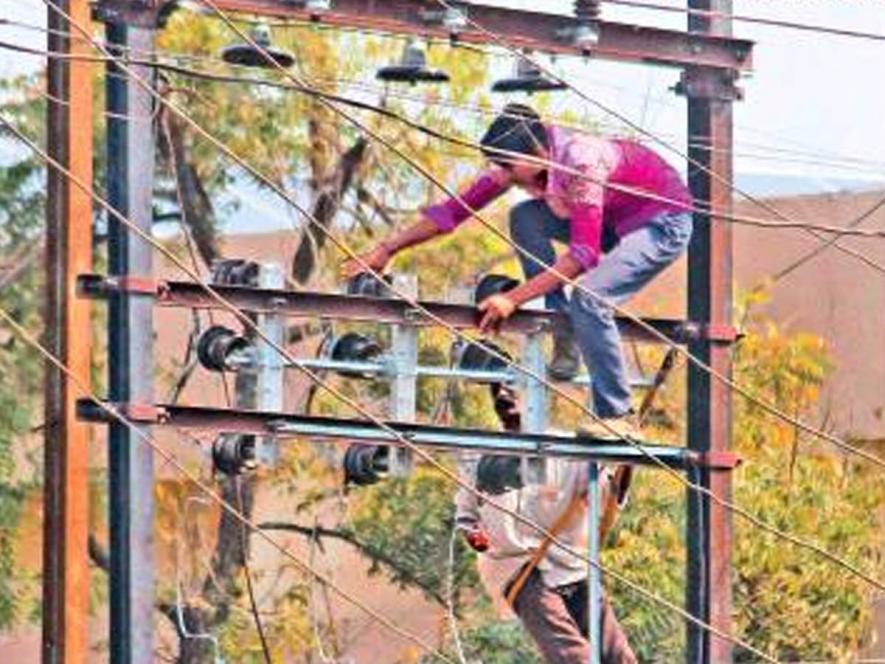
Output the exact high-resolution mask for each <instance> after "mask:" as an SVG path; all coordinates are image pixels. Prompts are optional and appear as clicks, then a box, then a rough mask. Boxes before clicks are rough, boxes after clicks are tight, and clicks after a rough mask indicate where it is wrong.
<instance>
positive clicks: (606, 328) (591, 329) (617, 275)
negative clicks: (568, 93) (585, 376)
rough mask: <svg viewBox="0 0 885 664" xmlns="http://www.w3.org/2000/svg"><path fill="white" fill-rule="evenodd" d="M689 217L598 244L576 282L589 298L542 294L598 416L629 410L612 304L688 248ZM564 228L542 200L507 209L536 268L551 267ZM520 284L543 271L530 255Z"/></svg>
mask: <svg viewBox="0 0 885 664" xmlns="http://www.w3.org/2000/svg"><path fill="white" fill-rule="evenodd" d="M691 227H692V225H691V214H689V213H687V212H664V213H661V214H659V215H657V216H656V217H654V218H652V219H650V220H649V221H648V223H647V224H646V225H644V226H642V227H641V228H638V229H636V230H635V231H633V232H631V233H628V234H627V235H625V236H624V237H622V238H621V239H620V241H619V242H617V243H616V244H615V242H614V241H613V239H612V238H610V237H607V238H604V239H603V250H604V251H605V250H606V249H609V251H608V253H605V254H604V255H603V256H602V258H601V260H600V261H599V264H598V265H597V266H596V267H595V268H593V269H591V270H590V271H588V272H586V273H584V274H583V275H581V276H580V277H579V278H578V283H580V285H581V286H583V287H584V288H585V289H586V290H587V291H588V292H589V293H593V294H594V295H596V296H598V297H594V296H593V295H589V294H587V293H585V292H582V291H579V290H577V289H576V290H575V291H574V292H573V293H572V298H571V301H569V299H568V298H567V297H566V295H565V292H564V291H563V289H562V288H558V289H556V290H555V291H552V292H550V293H548V294H547V295H546V298H545V300H546V304H547V307H548V308H549V309H555V310H557V311H562V312H566V313H568V314H569V316H570V318H571V321H572V328H573V330H574V331H575V340H576V342H577V344H578V347H579V348H580V349H581V354H582V355H583V357H584V362H585V363H586V364H587V368H588V369H589V371H590V372H591V373H592V375H593V384H592V389H593V407H594V410H595V411H596V414H597V415H598V416H599V417H618V416H620V415H624V414H625V413H628V412H629V411H630V407H631V406H630V384H629V381H628V376H627V367H626V362H625V361H624V354H623V352H622V349H621V335H620V332H619V331H618V326H617V323H615V320H614V312H613V311H612V308H611V306H610V305H612V304H614V305H621V304H623V303H625V302H626V301H627V300H629V299H630V298H631V297H632V296H633V295H635V294H636V293H637V292H638V291H639V290H640V289H641V288H642V287H643V286H645V285H646V284H647V283H648V282H650V281H651V280H652V279H654V278H655V277H656V276H657V275H658V274H660V273H661V272H662V271H663V270H664V268H666V267H667V266H668V265H670V264H671V263H672V262H673V261H674V260H676V259H677V258H678V257H679V256H680V255H681V254H682V253H683V252H684V251H685V249H686V248H687V247H688V241H689V240H690V239H691ZM569 231H570V224H569V222H568V220H567V219H560V218H559V217H557V216H556V215H554V214H553V212H552V211H551V210H550V208H549V207H548V206H547V203H546V202H544V201H543V200H541V199H534V200H530V201H525V202H523V203H520V204H519V205H517V206H515V207H514V208H513V209H512V210H511V212H510V235H511V237H512V238H513V241H514V242H515V243H516V244H517V245H518V246H520V247H521V248H523V249H524V250H526V251H527V252H528V253H529V254H532V255H534V256H535V257H536V258H537V259H539V261H540V262H541V263H544V264H546V265H553V263H554V262H555V261H556V252H555V251H554V249H553V242H552V240H558V241H560V242H563V243H566V244H567V243H568V241H569ZM519 259H520V262H521V263H522V269H523V272H524V273H525V276H526V279H531V278H532V277H534V276H535V275H537V274H540V273H541V272H542V271H543V270H544V268H543V267H542V265H540V264H539V263H537V262H535V261H534V260H532V259H531V258H528V257H526V256H523V255H521V254H520V256H519Z"/></svg>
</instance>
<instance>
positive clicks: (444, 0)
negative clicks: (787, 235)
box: [44, 0, 867, 262]
mask: <svg viewBox="0 0 885 664" xmlns="http://www.w3.org/2000/svg"><path fill="white" fill-rule="evenodd" d="M44 2H45V0H44ZM200 2H203V3H204V4H205V3H207V2H211V0H200ZM434 2H436V4H438V5H440V6H442V7H444V8H445V9H449V10H452V9H454V7H453V6H452V5H451V4H450V2H449V1H448V0H434ZM466 20H467V22H468V23H469V24H470V25H472V26H473V27H474V28H476V29H477V30H479V31H480V32H482V33H483V34H484V35H486V36H487V37H488V38H489V39H491V40H492V41H494V42H495V43H496V44H497V45H498V46H500V47H502V48H504V49H506V50H507V51H508V52H510V53H511V54H512V55H513V56H514V57H517V58H521V59H522V60H523V61H525V62H528V63H530V64H531V65H533V66H534V67H536V68H537V69H538V70H539V71H540V72H541V73H543V74H545V75H547V76H550V77H552V78H553V79H554V80H556V81H558V82H560V83H562V84H564V85H565V86H567V87H568V89H570V90H571V91H572V92H573V93H574V94H576V95H577V96H578V97H580V98H581V99H583V100H584V101H585V102H587V103H588V104H591V105H592V106H595V107H596V108H598V109H600V110H602V111H603V112H604V113H606V114H608V115H610V116H612V117H615V118H617V119H618V120H619V121H620V122H623V123H624V124H625V125H627V126H629V127H630V128H631V129H633V130H635V131H637V132H639V133H640V134H642V135H644V136H647V137H648V138H650V139H652V140H653V141H654V142H655V143H657V144H659V145H661V146H662V147H664V148H666V149H667V150H669V151H671V152H673V153H674V154H676V155H679V156H680V157H682V158H683V159H685V160H687V162H688V163H689V165H690V166H693V167H694V168H697V169H699V170H700V171H702V172H703V173H706V174H707V175H709V176H710V177H711V178H712V179H714V180H715V181H717V182H719V183H720V184H722V185H723V186H726V187H728V188H729V190H730V191H734V192H735V193H738V194H740V195H741V196H743V197H744V198H746V199H747V200H749V201H752V202H753V203H755V204H756V205H758V206H760V207H761V208H762V209H764V210H767V211H768V212H769V213H770V214H773V215H775V216H776V217H777V218H778V219H782V220H784V221H789V218H788V217H787V216H786V215H784V214H782V213H781V212H780V211H779V210H778V209H777V208H776V207H774V206H773V205H771V204H770V203H767V202H766V201H763V200H761V199H759V198H758V197H756V196H753V195H751V194H749V193H747V192H746V191H744V190H743V189H742V188H741V187H738V186H737V185H735V184H734V183H733V182H731V181H730V180H729V179H728V178H725V177H723V176H721V175H719V174H718V173H717V172H715V171H713V170H712V169H710V168H708V167H707V166H706V164H703V163H701V162H699V161H698V160H697V159H693V158H692V156H691V155H690V154H688V153H685V152H683V151H682V150H680V149H679V148H677V147H676V146H674V145H672V144H670V143H668V142H667V141H665V140H663V139H661V138H660V137H658V136H656V135H655V134H653V133H651V132H649V131H648V130H646V129H645V128H644V127H642V126H640V125H638V124H636V123H635V122H633V121H632V120H630V119H629V118H627V117H626V116H625V115H624V114H622V113H619V112H618V111H616V110H614V109H612V108H610V107H609V106H608V105H606V104H603V103H602V102H600V101H599V100H597V99H594V98H593V97H591V96H590V95H588V94H586V93H585V92H584V91H583V90H580V89H579V88H577V87H575V86H574V85H573V84H572V83H571V82H569V81H567V80H566V79H564V78H563V77H561V76H559V75H558V74H557V73H556V72H555V71H553V70H551V69H550V68H549V67H546V66H545V65H543V64H542V63H540V62H539V61H538V60H537V59H536V58H532V57H531V55H529V54H527V53H524V52H522V51H519V50H518V49H515V48H513V46H511V45H510V44H509V43H508V42H506V40H504V38H503V37H501V35H499V34H497V33H495V32H494V31H492V30H489V29H487V28H485V27H484V26H482V25H480V24H479V23H477V22H476V21H475V20H473V19H471V18H470V17H469V15H468V16H467V17H466ZM271 61H272V62H274V63H275V64H278V63H276V61H275V60H271ZM712 218H713V217H712V216H711V219H712ZM805 230H806V232H808V233H810V234H811V235H812V236H814V237H815V238H817V239H818V240H823V239H824V238H821V237H820V235H819V234H818V233H816V232H815V231H814V230H812V229H811V228H806V229H805ZM833 246H834V247H835V248H837V249H838V250H839V251H841V252H843V253H846V254H849V255H852V256H855V257H856V258H860V259H861V260H864V262H867V259H866V257H863V256H859V255H858V254H857V252H855V251H854V250H853V249H849V248H848V247H844V246H842V245H840V244H839V243H838V242H835V243H833Z"/></svg>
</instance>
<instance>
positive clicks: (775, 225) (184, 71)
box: [0, 41, 885, 273]
mask: <svg viewBox="0 0 885 664" xmlns="http://www.w3.org/2000/svg"><path fill="white" fill-rule="evenodd" d="M0 48H7V49H10V50H15V51H20V52H27V53H32V54H39V55H44V54H46V55H48V57H53V58H63V57H64V58H66V59H71V60H86V61H95V62H107V61H109V60H110V59H111V58H110V56H83V55H72V56H68V55H65V54H53V53H47V52H45V51H41V50H40V49H33V48H30V47H26V46H20V45H18V44H10V43H8V42H2V41H0ZM126 62H129V63H130V64H133V65H141V66H147V67H154V68H157V69H161V70H165V71H170V72H173V73H178V74H181V75H184V76H191V77H194V78H201V79H205V80H210V81H217V82H227V83H238V82H251V83H253V84H256V85H265V86H269V87H277V88H282V89H288V90H293V91H298V92H303V93H306V94H310V95H312V96H314V97H316V98H318V99H322V100H325V101H326V102H327V103H331V102H339V103H342V104H345V105H348V106H352V107H355V108H361V109H364V110H368V111H372V112H375V113H380V114H383V115H385V116H387V117H390V118H393V119H396V120H397V121H399V122H402V123H404V124H407V125H408V126H410V127H411V128H413V129H415V130H417V131H421V132H423V133H425V134H427V135H429V136H432V137H434V138H437V139H439V140H443V141H447V142H450V143H453V144H456V145H460V146H461V147H466V148H471V149H474V150H479V149H480V148H481V146H480V145H479V144H478V143H477V142H475V141H469V140H465V139H461V138H457V137H454V136H451V135H447V134H444V133H442V132H440V131H438V130H436V129H433V128H431V127H428V126H426V125H423V124H421V123H420V122H416V121H414V120H412V119H410V118H407V117H405V116H403V115H402V114H400V113H397V112H396V111H393V110H391V109H386V108H383V107H381V106H378V105H375V104H372V103H369V102H364V101H360V100H355V99H352V98H348V97H345V96H342V95H338V94H334V93H327V92H323V91H321V90H319V89H317V88H314V87H312V86H310V85H307V84H304V83H296V84H288V85H286V84H281V83H279V82H274V81H266V80H263V79H248V78H245V79H244V78H243V77H236V76H228V75H224V74H214V73H208V72H203V71H199V70H196V69H192V68H186V67H181V66H179V65H173V64H168V63H159V62H153V61H149V60H137V59H127V60H126ZM656 140H657V139H656ZM501 152H502V153H503V152H504V151H501ZM526 159H527V160H528V161H532V162H534V163H537V164H539V165H543V166H546V167H548V168H551V169H553V170H557V171H560V172H563V173H566V174H568V175H571V176H574V177H578V178H581V179H585V180H588V181H590V182H593V183H594V184H598V185H600V186H603V187H605V188H608V189H612V190H615V191H619V192H622V193H627V194H630V195H633V196H637V197H639V198H646V199H649V200H653V201H657V202H661V203H666V204H670V205H674V206H679V207H680V208H682V209H684V210H685V211H687V212H697V213H701V214H708V215H710V216H712V217H714V218H715V219H717V220H719V221H724V222H729V223H735V224H741V225H746V226H753V227H757V228H764V229H772V230H790V229H798V230H806V231H816V232H819V233H825V234H827V235H834V236H836V237H862V238H877V239H885V230H879V229H859V228H856V224H855V225H854V226H855V227H852V226H849V227H847V228H846V227H842V226H832V225H828V224H818V223H814V222H809V221H796V220H792V219H789V218H787V217H784V216H783V215H781V218H782V219H784V220H783V221H775V220H772V219H766V218H761V217H754V216H751V215H742V214H720V213H716V212H711V211H709V210H706V209H703V208H699V207H697V206H696V205H691V204H686V203H683V202H681V201H676V200H673V199H670V198H668V197H666V196H661V195H659V194H655V193H652V192H649V191H645V190H643V189H640V188H637V187H632V186H628V185H620V184H616V183H609V182H605V181H602V180H599V179H597V178H593V177H592V176H590V175H588V174H586V173H584V172H582V171H580V170H578V169H575V168H571V167H568V166H564V165H562V164H559V163H556V162H553V161H550V160H549V159H542V158H537V157H527V158H526ZM854 255H855V257H856V258H861V259H862V260H863V261H864V262H866V263H867V264H868V265H871V266H874V267H878V269H879V271H881V272H883V273H885V266H881V265H876V263H875V262H874V261H872V260H871V259H869V258H867V257H865V256H863V255H862V254H858V253H856V252H855V254H854Z"/></svg>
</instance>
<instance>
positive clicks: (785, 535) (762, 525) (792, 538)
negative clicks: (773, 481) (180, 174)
mask: <svg viewBox="0 0 885 664" xmlns="http://www.w3.org/2000/svg"><path fill="white" fill-rule="evenodd" d="M136 78H139V77H136ZM142 84H143V85H146V86H147V84H145V83H144V82H143V81H142ZM146 89H148V90H149V91H150V90H151V89H150V87H149V86H147V87H146ZM160 100H161V101H162V102H164V103H166V104H167V106H170V108H172V109H173V110H175V107H174V106H171V105H170V104H169V102H168V101H167V100H163V99H162V98H160ZM176 112H179V113H180V111H176ZM185 119H188V118H185ZM188 121H189V122H190V123H191V125H192V126H194V127H195V128H196V129H197V130H198V131H200V132H201V133H202V134H203V135H204V136H206V137H207V138H209V139H210V140H211V141H213V142H214V144H216V145H217V146H218V147H219V149H222V151H224V152H225V153H226V154H228V155H229V156H231V157H232V158H234V159H235V160H236V161H237V162H238V163H240V165H241V166H245V167H247V168H248V169H250V170H251V172H253V174H256V171H255V169H254V168H253V167H251V166H250V165H248V164H244V163H243V162H242V158H240V157H238V155H235V154H234V153H232V152H231V151H230V150H229V148H226V146H224V145H223V144H220V143H219V142H218V141H217V139H214V137H212V136H211V135H209V134H207V132H205V130H202V128H201V127H200V126H199V125H198V124H196V123H195V122H194V121H193V120H192V119H189V120H188ZM257 175H258V176H260V177H261V178H262V179H263V181H265V182H266V184H268V185H269V186H271V187H272V188H274V187H275V185H273V183H272V182H270V181H269V180H267V178H266V177H264V176H261V174H260V173H259V174H257ZM439 186H441V187H443V185H439ZM277 193H279V194H280V195H281V196H283V197H284V199H286V200H289V202H290V203H291V204H292V205H293V206H294V207H295V208H296V209H298V210H299V211H300V212H301V213H302V214H303V215H305V216H306V217H307V218H308V219H310V218H311V216H310V214H309V213H308V212H307V211H305V210H303V209H302V208H301V207H300V206H299V205H298V204H297V202H295V201H293V200H291V199H290V198H289V197H288V196H287V195H286V194H285V192H279V191H277ZM477 216H479V215H477ZM480 218H481V217H480ZM314 222H315V220H314ZM486 223H487V222H486ZM495 230H496V229H495ZM323 232H324V233H326V234H327V236H328V237H329V238H330V239H331V240H332V241H333V242H334V243H335V244H336V246H338V247H339V248H340V249H342V250H343V251H344V252H345V253H346V254H348V255H350V256H352V257H355V254H354V253H353V252H352V250H350V249H349V248H348V247H346V245H345V246H342V244H341V242H340V241H339V240H337V238H335V237H334V236H333V235H331V234H330V233H328V231H327V229H324V230H323ZM496 232H497V230H496ZM506 239H507V238H505V240H506ZM533 260H537V259H536V258H534V257H533ZM363 265H364V266H365V267H368V266H366V265H365V263H363ZM369 271H371V272H373V273H374V271H372V270H371V269H370V270H369ZM374 274H375V275H376V276H378V275H377V273H374ZM398 295H399V296H400V297H402V298H403V299H405V300H406V301H408V302H410V304H412V306H416V307H418V308H419V309H421V307H420V305H419V304H417V303H416V302H414V301H413V300H411V299H409V298H407V297H405V296H404V295H403V294H402V293H398ZM424 311H425V314H426V315H428V316H429V317H430V318H431V319H435V320H436V321H437V322H438V324H440V325H442V326H444V327H449V328H450V331H451V332H452V333H453V334H456V335H459V336H462V337H463V335H461V333H460V332H459V331H457V330H455V329H454V328H451V326H448V325H447V324H446V323H445V322H444V321H441V320H439V319H436V318H435V317H434V316H432V315H431V314H430V313H429V312H427V311H426V310H424ZM662 338H663V339H664V340H665V341H666V342H667V343H671V342H670V341H669V339H666V337H662ZM671 345H672V344H671ZM502 359H505V361H506V362H507V363H508V364H510V365H511V366H513V367H514V368H516V369H517V370H518V371H520V372H522V373H525V374H526V375H530V376H532V377H533V378H535V379H536V380H540V381H541V383H542V384H544V385H547V386H548V387H549V388H550V389H552V390H553V391H554V392H556V393H559V394H561V395H562V396H563V397H565V398H566V399H567V400H569V401H570V402H571V403H573V404H575V405H576V406H578V407H579V408H580V409H582V410H583V411H584V412H586V413H587V414H588V415H590V416H591V417H592V418H594V419H598V418H597V417H596V416H595V415H594V414H593V413H592V412H591V411H589V410H588V409H587V408H586V406H585V405H584V404H582V403H580V402H578V401H577V400H575V399H574V397H572V396H571V395H568V394H567V393H565V392H563V391H561V390H559V388H557V387H556V386H553V385H552V384H551V383H549V382H548V381H546V379H545V378H543V377H540V376H538V375H537V374H534V373H532V372H530V371H528V370H526V369H525V368H524V367H521V366H520V365H518V364H515V363H513V362H512V361H510V360H509V359H506V358H502ZM602 424H603V426H605V427H607V428H610V427H609V426H608V425H607V424H606V423H605V422H604V421H602ZM612 433H614V432H613V431H612ZM624 440H626V441H627V442H628V443H629V444H630V445H632V446H634V447H636V449H638V450H639V451H640V452H641V453H643V455H645V456H647V457H648V458H649V459H651V460H652V461H653V462H654V463H656V464H658V465H660V466H661V467H662V468H663V469H664V470H666V471H668V472H670V473H672V474H673V476H674V477H676V478H677V479H678V480H679V481H680V482H682V483H683V484H685V485H686V486H689V487H690V486H691V484H690V483H688V480H686V479H685V478H683V477H682V476H681V475H679V474H678V473H675V471H673V470H672V469H670V468H669V467H668V466H666V465H665V464H662V463H661V462H660V461H659V460H657V459H654V458H653V457H652V456H651V455H650V454H648V452H647V451H646V450H644V448H643V447H642V446H641V445H638V444H636V443H635V442H634V441H631V440H630V439H629V438H627V439H624ZM409 447H410V448H411V447H412V446H411V445H409ZM422 458H424V457H423V456H422ZM872 459H874V460H875V461H879V460H878V459H877V458H876V457H872ZM431 463H433V462H431ZM880 463H881V462H880ZM696 490H698V491H702V492H704V493H706V494H707V495H709V496H710V498H711V499H712V500H714V502H717V503H718V504H720V505H722V506H724V507H730V509H732V510H734V511H735V513H738V514H742V515H743V516H745V518H747V519H748V520H750V521H751V522H754V523H756V524H757V525H758V526H759V527H760V528H762V529H765V530H768V531H769V532H772V533H774V534H780V535H781V536H782V537H783V538H784V539H786V540H787V541H791V542H792V543H794V544H796V545H797V546H800V547H803V548H807V549H809V550H812V551H815V552H816V553H818V554H819V555H821V556H823V557H825V558H827V559H829V560H831V561H832V562H834V563H836V564H838V565H840V566H842V567H843V568H844V569H846V570H848V571H850V572H852V573H854V574H856V575H859V576H860V577H861V578H864V579H865V580H867V582H869V583H871V584H873V585H876V586H877V587H881V584H880V583H879V582H878V581H876V580H875V579H873V578H872V577H869V576H868V575H865V574H864V573H863V572H861V571H860V570H859V569H858V568H856V567H854V566H853V565H851V564H850V563H848V562H846V561H843V560H842V559H840V558H838V557H836V556H834V555H833V554H831V553H829V552H827V551H826V550H824V549H822V548H821V547H820V546H818V545H816V544H813V543H807V542H804V541H803V540H801V539H799V538H797V537H795V536H792V535H790V534H788V533H783V532H782V531H779V530H778V529H776V528H774V527H773V526H770V525H769V524H766V523H764V522H762V521H760V520H759V519H758V518H756V517H754V516H753V515H751V514H749V513H747V512H746V511H743V510H742V508H737V507H736V506H733V505H731V504H730V503H727V501H723V500H722V499H721V498H719V497H718V496H715V495H714V494H712V493H711V492H709V490H707V489H705V488H704V487H696Z"/></svg>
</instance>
